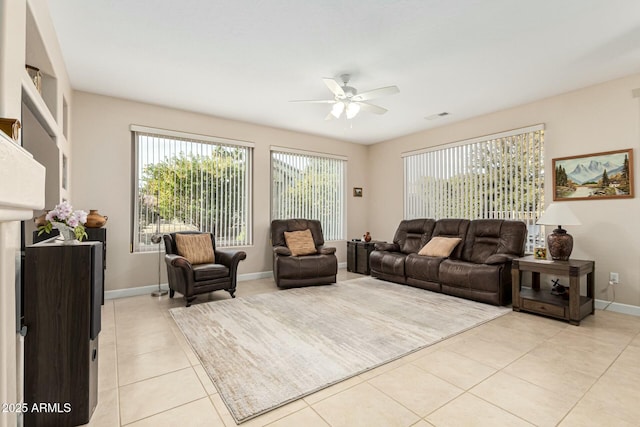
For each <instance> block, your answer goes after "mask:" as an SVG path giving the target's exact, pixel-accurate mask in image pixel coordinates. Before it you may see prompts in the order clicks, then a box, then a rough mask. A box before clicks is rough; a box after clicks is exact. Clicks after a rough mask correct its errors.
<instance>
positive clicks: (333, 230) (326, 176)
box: [271, 148, 347, 240]
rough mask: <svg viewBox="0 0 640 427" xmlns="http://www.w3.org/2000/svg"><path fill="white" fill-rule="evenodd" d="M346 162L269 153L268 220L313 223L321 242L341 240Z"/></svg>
mask: <svg viewBox="0 0 640 427" xmlns="http://www.w3.org/2000/svg"><path fill="white" fill-rule="evenodd" d="M346 163H347V162H346V160H345V159H344V158H341V157H337V156H323V155H320V154H313V153H304V152H294V151H291V150H286V149H274V148H272V150H271V178H272V179H271V218H272V219H287V218H306V219H317V220H319V221H320V223H321V224H322V231H323V234H324V238H325V240H342V239H344V238H345V237H344V236H345V227H344V224H345V182H346V181H345V175H346Z"/></svg>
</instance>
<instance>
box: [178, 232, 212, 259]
mask: <svg viewBox="0 0 640 427" xmlns="http://www.w3.org/2000/svg"><path fill="white" fill-rule="evenodd" d="M176 249H178V255H180V256H182V257H185V258H186V259H187V261H189V262H190V263H191V264H192V265H197V264H208V263H214V262H216V258H215V254H214V253H213V244H212V243H211V236H210V235H209V234H208V233H203V234H176Z"/></svg>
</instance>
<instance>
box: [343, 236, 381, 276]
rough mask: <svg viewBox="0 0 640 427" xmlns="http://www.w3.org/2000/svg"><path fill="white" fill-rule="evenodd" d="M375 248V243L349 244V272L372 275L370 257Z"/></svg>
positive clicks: (353, 242)
mask: <svg viewBox="0 0 640 427" xmlns="http://www.w3.org/2000/svg"><path fill="white" fill-rule="evenodd" d="M374 247H375V242H357V241H348V242H347V271H351V272H352V273H359V274H371V269H370V268H369V255H370V254H371V252H372V251H373V249H374Z"/></svg>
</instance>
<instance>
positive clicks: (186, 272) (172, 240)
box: [163, 231, 247, 307]
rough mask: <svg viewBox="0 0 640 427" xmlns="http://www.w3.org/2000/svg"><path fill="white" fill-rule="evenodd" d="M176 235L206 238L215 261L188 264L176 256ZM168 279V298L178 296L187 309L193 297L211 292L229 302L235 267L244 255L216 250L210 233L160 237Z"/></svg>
mask: <svg viewBox="0 0 640 427" xmlns="http://www.w3.org/2000/svg"><path fill="white" fill-rule="evenodd" d="M176 234H208V235H209V236H211V245H212V246H213V253H214V257H215V260H214V262H213V263H203V264H195V265H193V264H191V263H190V262H189V261H188V260H187V259H186V258H184V257H183V256H181V255H180V254H179V253H178V248H177V246H176ZM163 239H164V247H165V251H166V255H165V256H164V261H165V263H166V264H167V276H168V279H169V297H170V298H173V296H174V294H175V293H176V291H177V292H180V293H181V294H182V295H184V297H185V299H186V300H187V307H189V306H190V305H191V303H192V302H193V300H195V299H196V295H199V294H204V293H209V292H213V291H219V290H225V291H227V292H229V294H230V295H231V298H235V295H234V293H235V291H236V281H237V271H238V263H239V262H240V261H242V260H243V259H245V258H246V257H247V254H246V253H245V252H244V251H240V250H236V249H218V248H216V241H215V237H214V236H213V234H212V233H201V232H199V231H181V232H179V233H170V234H165V235H164V236H163Z"/></svg>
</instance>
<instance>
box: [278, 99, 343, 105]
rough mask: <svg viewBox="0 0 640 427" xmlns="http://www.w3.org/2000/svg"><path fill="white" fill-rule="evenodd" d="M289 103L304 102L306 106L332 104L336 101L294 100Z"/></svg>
mask: <svg viewBox="0 0 640 427" xmlns="http://www.w3.org/2000/svg"><path fill="white" fill-rule="evenodd" d="M289 102H306V103H308V104H333V103H335V102H336V101H335V100H334V99H296V100H293V101H289Z"/></svg>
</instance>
